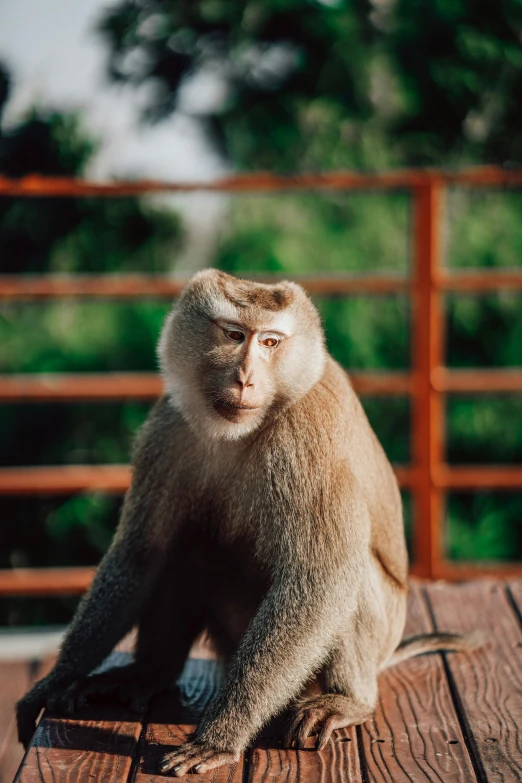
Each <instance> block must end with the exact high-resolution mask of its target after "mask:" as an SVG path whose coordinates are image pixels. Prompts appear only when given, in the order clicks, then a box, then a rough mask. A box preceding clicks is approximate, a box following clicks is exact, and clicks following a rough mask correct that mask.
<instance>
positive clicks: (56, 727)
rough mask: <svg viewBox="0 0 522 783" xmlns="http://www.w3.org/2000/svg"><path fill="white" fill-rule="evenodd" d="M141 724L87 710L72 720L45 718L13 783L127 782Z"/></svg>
mask: <svg viewBox="0 0 522 783" xmlns="http://www.w3.org/2000/svg"><path fill="white" fill-rule="evenodd" d="M140 731H141V723H140V722H139V721H137V720H136V716H135V715H132V714H131V713H129V712H128V711H126V710H122V709H120V708H114V707H110V706H96V707H89V708H87V709H85V710H82V711H81V712H79V713H78V715H77V716H75V717H74V719H65V718H62V717H58V716H53V715H50V714H48V713H46V714H45V715H44V716H43V718H42V720H41V721H40V724H39V725H38V728H37V730H36V732H35V735H34V737H33V740H32V742H31V745H30V746H29V748H28V750H27V753H26V755H25V757H24V761H23V764H22V767H21V768H20V771H19V773H18V775H17V777H16V779H15V783H37V781H38V782H40V781H42V782H43V781H48V783H56V781H64V783H65V781H67V783H76V782H78V783H80V781H81V782H82V783H83V782H84V781H97V782H101V781H104V782H105V781H122V782H124V781H126V780H127V778H128V776H129V773H130V770H131V763H132V759H133V756H134V754H135V752H136V748H137V743H138V738H139V736H140Z"/></svg>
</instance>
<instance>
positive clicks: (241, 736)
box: [160, 569, 344, 777]
mask: <svg viewBox="0 0 522 783" xmlns="http://www.w3.org/2000/svg"><path fill="white" fill-rule="evenodd" d="M285 576H287V575H285ZM308 577H309V573H307V571H306V570H305V569H302V570H300V572H299V578H298V577H297V576H296V575H295V574H291V575H290V578H289V579H285V582H284V583H283V584H282V583H276V584H274V585H273V586H272V587H271V588H270V590H269V591H268V593H267V594H266V596H265V598H264V600H263V602H262V603H261V605H260V607H259V609H258V611H257V613H256V615H255V616H254V618H253V619H252V621H251V622H250V624H249V626H248V628H247V631H246V633H245V635H244V637H243V639H242V641H241V644H240V646H239V649H238V651H237V652H236V654H235V656H234V657H233V659H232V661H231V663H230V665H229V667H228V670H227V676H226V680H225V684H224V686H223V688H222V690H221V692H220V693H219V695H218V696H217V698H216V699H215V701H214V702H212V703H211V704H210V706H209V707H208V708H207V710H206V712H205V714H204V716H203V719H202V721H201V723H200V725H199V726H198V729H197V731H196V734H195V737H194V740H193V741H191V742H187V743H185V744H184V745H182V746H181V747H180V748H178V749H177V750H176V751H174V752H173V753H168V754H167V755H166V756H165V757H164V758H163V760H162V762H161V764H160V767H161V770H162V771H163V772H165V771H167V770H170V769H173V770H174V774H175V775H176V776H178V777H181V776H182V775H184V774H185V773H186V772H188V771H189V770H191V769H194V770H195V771H196V772H204V771H206V770H210V769H213V768H215V767H218V766H220V765H222V764H226V763H231V762H233V761H237V760H238V759H239V755H240V753H241V751H243V750H244V749H245V747H246V746H247V745H248V743H249V741H250V740H251V739H252V737H253V736H254V735H255V734H256V733H257V732H258V731H259V730H260V729H261V727H262V726H263V725H264V724H265V723H266V722H267V721H268V720H269V719H270V718H271V717H273V716H274V715H275V714H277V713H278V712H279V711H280V710H281V709H282V708H284V707H285V706H286V705H287V704H288V703H289V701H290V700H291V699H292V698H295V696H296V694H297V693H299V691H300V690H301V689H302V687H303V685H304V684H305V682H306V681H307V680H308V679H309V678H310V676H311V675H312V674H313V672H314V671H316V670H317V668H318V666H320V665H321V664H322V663H323V661H324V660H325V659H326V658H327V656H328V653H329V651H330V650H331V649H332V646H333V639H334V635H335V634H336V632H337V630H338V629H337V624H338V617H339V614H338V612H332V611H330V608H329V603H331V602H332V596H335V594H336V592H337V589H338V586H339V585H338V584H336V583H333V582H331V581H330V580H329V579H328V575H325V574H324V573H321V574H320V578H319V576H318V575H314V577H313V579H310V583H309V584H305V582H306V581H307V578H308ZM296 585H298V588H297V589H296V587H295V586H296ZM343 588H344V586H343ZM343 592H344V589H343Z"/></svg>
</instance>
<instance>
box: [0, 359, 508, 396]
mask: <svg viewBox="0 0 522 783" xmlns="http://www.w3.org/2000/svg"><path fill="white" fill-rule="evenodd" d="M350 380H351V383H352V386H353V388H354V389H355V391H356V392H357V394H361V395H368V396H372V395H379V396H385V397H391V396H405V395H409V394H411V390H412V385H413V377H412V375H411V374H410V373H405V372H374V373H371V372H357V373H354V372H350ZM431 385H432V386H433V388H434V389H436V390H437V391H439V392H451V393H453V394H471V393H477V392H484V393H490V394H494V393H499V392H503V393H506V392H522V372H520V371H517V370H451V371H448V370H445V369H443V368H442V367H439V368H437V369H435V370H434V371H433V372H432V375H431ZM162 393H163V383H162V380H161V378H160V376H159V375H157V374H156V373H145V372H144V373H125V372H121V373H116V372H115V373H71V374H61V373H35V374H32V373H20V374H18V375H15V374H11V375H0V402H75V401H79V400H81V401H87V402H103V401H106V400H113V401H114V400H116V401H117V400H125V399H131V400H154V399H156V398H157V397H159V396H160V395H161V394H162Z"/></svg>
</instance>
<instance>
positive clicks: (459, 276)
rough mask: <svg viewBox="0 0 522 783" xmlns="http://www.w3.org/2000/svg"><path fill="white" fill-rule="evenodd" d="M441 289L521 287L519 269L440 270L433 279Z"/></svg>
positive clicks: (465, 289)
mask: <svg viewBox="0 0 522 783" xmlns="http://www.w3.org/2000/svg"><path fill="white" fill-rule="evenodd" d="M434 284H435V286H436V288H439V289H441V290H443V291H477V292H478V291H496V290H506V289H507V290H512V289H513V288H522V271H521V270H520V269H470V270H469V271H466V272H459V273H456V272H453V273H451V274H448V273H446V274H444V273H443V272H441V273H440V274H439V275H438V277H437V279H436V280H435V281H434Z"/></svg>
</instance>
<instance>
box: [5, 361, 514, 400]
mask: <svg viewBox="0 0 522 783" xmlns="http://www.w3.org/2000/svg"><path fill="white" fill-rule="evenodd" d="M431 384H432V386H433V387H434V388H435V389H437V391H440V392H452V393H454V394H466V393H469V392H486V393H487V392H517V391H522V371H520V370H448V369H446V367H436V368H435V369H434V370H432V372H431ZM0 390H1V386H0Z"/></svg>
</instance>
